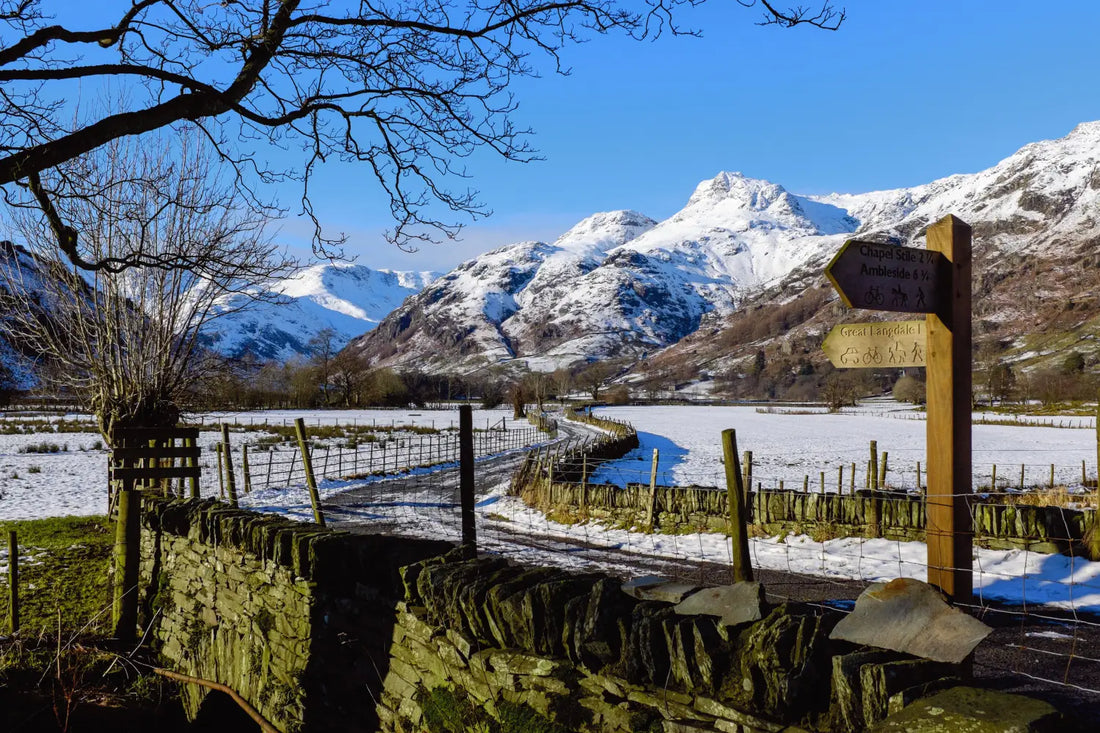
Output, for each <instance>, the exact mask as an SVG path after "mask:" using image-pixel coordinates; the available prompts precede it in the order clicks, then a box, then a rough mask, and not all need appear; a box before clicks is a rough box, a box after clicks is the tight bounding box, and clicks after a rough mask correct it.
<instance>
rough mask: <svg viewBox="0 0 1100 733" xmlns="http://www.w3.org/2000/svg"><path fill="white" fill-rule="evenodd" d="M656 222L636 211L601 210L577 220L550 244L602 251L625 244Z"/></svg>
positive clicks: (567, 247) (574, 248)
mask: <svg viewBox="0 0 1100 733" xmlns="http://www.w3.org/2000/svg"><path fill="white" fill-rule="evenodd" d="M656 225H657V222H656V221H654V220H653V219H650V218H649V217H648V216H646V215H645V214H640V213H638V212H637V211H631V210H629V209H620V210H617V211H601V212H599V213H596V214H593V215H592V216H589V217H586V218H584V219H582V220H581V221H579V222H577V224H575V225H574V226H573V227H572V228H571V229H570V230H569V231H567V232H566V233H565V234H562V235H561V236H560V237H558V239H557V240H556V241H555V242H554V244H555V245H557V246H559V247H562V248H563V249H573V250H590V249H595V250H601V251H604V250H608V249H611V248H612V247H618V246H619V245H620V244H625V243H626V242H629V241H630V240H632V239H634V238H635V237H637V236H639V235H640V234H643V233H645V232H647V231H649V230H650V229H652V228H653V227H655V226H656Z"/></svg>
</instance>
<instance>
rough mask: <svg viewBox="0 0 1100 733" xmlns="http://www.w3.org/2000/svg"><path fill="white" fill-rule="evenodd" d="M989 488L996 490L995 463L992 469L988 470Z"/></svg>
mask: <svg viewBox="0 0 1100 733" xmlns="http://www.w3.org/2000/svg"><path fill="white" fill-rule="evenodd" d="M989 490H990V491H994V492H995V491H996V490H997V464H996V463H994V464H993V470H992V471H990V472H989Z"/></svg>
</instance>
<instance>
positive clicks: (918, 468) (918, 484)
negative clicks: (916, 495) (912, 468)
mask: <svg viewBox="0 0 1100 733" xmlns="http://www.w3.org/2000/svg"><path fill="white" fill-rule="evenodd" d="M917 491H920V461H917Z"/></svg>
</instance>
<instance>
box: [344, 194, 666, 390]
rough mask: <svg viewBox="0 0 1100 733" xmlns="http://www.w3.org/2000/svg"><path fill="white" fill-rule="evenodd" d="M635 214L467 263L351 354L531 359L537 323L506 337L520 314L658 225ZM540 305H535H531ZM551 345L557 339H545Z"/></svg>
mask: <svg viewBox="0 0 1100 733" xmlns="http://www.w3.org/2000/svg"><path fill="white" fill-rule="evenodd" d="M654 223H655V222H654V221H653V220H651V219H649V218H647V217H645V216H643V215H641V214H638V213H637V212H632V211H615V212H608V213H601V214H595V215H593V216H591V217H588V218H587V219H585V220H584V221H582V222H580V223H579V224H577V225H576V226H575V227H573V228H572V229H570V230H569V231H568V232H566V233H565V234H563V235H562V236H561V237H559V238H558V239H557V240H556V241H555V242H554V243H553V244H546V243H544V242H521V243H519V244H513V245H509V246H506V247H501V248H499V249H496V250H493V251H492V252H488V253H486V254H483V255H480V256H479V257H476V258H474V259H472V260H469V261H467V262H465V263H463V264H462V265H460V266H459V267H457V268H455V270H453V271H452V272H450V273H448V274H447V275H445V276H443V277H441V278H439V279H438V280H436V281H435V282H434V283H432V285H430V286H429V287H427V288H425V290H424V291H422V292H421V293H420V294H419V295H417V296H416V297H414V298H410V299H409V300H408V301H407V302H406V303H405V304H404V305H403V306H402V307H401V308H399V309H398V310H397V311H395V312H394V313H392V314H390V316H389V317H388V318H386V319H385V321H383V323H382V324H380V326H379V328H378V329H377V330H376V331H377V333H376V335H375V336H373V337H372V336H370V335H369V334H368V335H365V336H364V337H362V338H359V339H356V340H354V341H353V342H352V343H351V344H350V346H349V348H352V349H355V350H357V351H359V352H362V353H364V354H366V355H367V356H368V357H370V358H371V359H372V360H374V361H376V362H378V363H400V364H415V365H417V366H419V367H422V368H429V369H431V368H436V369H445V368H447V367H452V368H453V367H458V366H460V364H462V363H467V364H469V365H476V364H483V363H487V362H496V361H500V360H504V359H510V358H513V357H516V356H517V355H529V354H531V353H533V351H532V346H531V344H528V343H527V339H528V338H530V334H531V332H532V329H535V328H538V327H539V324H538V323H537V322H533V321H532V322H527V323H526V325H527V328H526V329H523V328H517V329H515V330H513V331H508V330H507V329H505V328H504V324H506V323H508V322H509V321H510V319H513V318H514V317H516V315H517V314H518V313H527V312H536V311H538V310H539V306H538V305H537V303H542V302H545V301H557V300H560V299H562V298H564V297H566V296H567V294H568V290H569V289H570V288H571V287H573V284H574V283H575V282H576V280H577V278H580V277H584V275H585V273H587V272H590V271H591V270H592V269H593V268H596V267H599V265H600V263H601V262H603V261H604V258H605V256H606V251H607V250H608V249H611V248H614V247H616V246H618V245H621V244H622V243H624V242H627V241H630V240H631V239H633V238H634V237H636V236H638V235H639V234H640V233H642V232H644V231H646V230H648V229H649V228H650V227H652V226H653V225H654ZM533 304H535V305H533ZM544 336H545V337H552V336H553V334H544Z"/></svg>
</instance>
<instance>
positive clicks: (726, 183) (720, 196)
mask: <svg viewBox="0 0 1100 733" xmlns="http://www.w3.org/2000/svg"><path fill="white" fill-rule="evenodd" d="M786 193H787V190H786V189H785V188H783V187H782V186H780V185H779V184H777V183H772V182H771V181H765V180H763V179H760V178H749V177H748V176H746V175H744V174H743V173H740V172H738V171H733V172H729V171H722V172H721V173H719V174H718V175H717V176H715V177H714V178H711V179H709V180H706V181H703V182H702V183H700V184H699V185H698V186H696V187H695V192H694V193H693V194H692V195H691V198H690V199H688V206H689V207H690V206H692V205H693V204H700V203H704V202H718V201H722V200H726V199H734V200H736V201H738V202H740V203H741V204H742V205H744V207H745V208H748V209H753V210H756V211H763V210H764V209H766V208H768V207H769V206H771V205H772V204H773V203H775V201H776V200H777V199H779V198H780V197H781V196H783V195H784V194H786Z"/></svg>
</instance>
